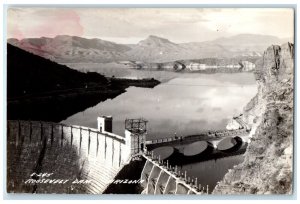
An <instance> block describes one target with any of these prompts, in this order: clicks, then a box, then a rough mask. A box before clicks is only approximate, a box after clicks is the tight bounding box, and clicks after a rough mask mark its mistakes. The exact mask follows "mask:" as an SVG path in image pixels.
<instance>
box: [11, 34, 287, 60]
mask: <svg viewBox="0 0 300 204" xmlns="http://www.w3.org/2000/svg"><path fill="white" fill-rule="evenodd" d="M7 41H8V43H9V44H12V45H14V46H16V47H19V48H21V49H24V50H26V51H29V52H31V53H33V54H36V55H39V56H42V57H44V58H47V59H51V60H52V61H55V62H58V63H69V62H73V63H76V62H101V63H106V62H116V61H123V60H132V61H142V62H169V61H175V60H187V59H202V58H232V57H241V56H249V57H259V56H261V55H262V53H263V51H264V50H265V49H266V48H267V47H268V46H270V45H271V44H282V43H284V42H285V41H287V39H280V38H278V37H275V36H270V35H255V34H240V35H235V36H232V37H227V38H218V39H216V40H213V41H205V42H190V43H174V42H171V41H170V40H168V39H165V38H161V37H157V36H153V35H150V36H149V37H147V38H146V39H144V40H141V41H140V42H138V43H137V44H134V45H132V44H131V45H126V44H118V43H114V42H110V41H105V40H101V39H98V38H93V39H87V38H82V37H77V36H68V35H58V36H56V37H54V38H48V37H41V38H25V39H22V40H18V39H14V38H10V39H8V40H7Z"/></svg>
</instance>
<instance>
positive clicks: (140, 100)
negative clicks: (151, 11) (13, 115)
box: [62, 71, 257, 139]
mask: <svg viewBox="0 0 300 204" xmlns="http://www.w3.org/2000/svg"><path fill="white" fill-rule="evenodd" d="M169 73H171V75H172V79H170V78H168V77H169V76H170V74H169ZM159 74H160V78H161V80H166V81H165V82H164V83H161V84H160V85H158V86H156V87H154V88H153V89H151V88H149V89H148V88H138V87H129V88H128V89H127V90H126V92H125V93H123V94H121V95H119V96H118V97H116V98H114V99H112V100H106V101H104V102H101V103H99V104H97V105H96V106H94V107H90V108H88V109H86V110H85V111H83V112H79V113H77V114H75V115H72V116H70V117H69V118H67V119H66V120H64V121H62V122H63V123H68V124H73V125H82V126H88V127H94V128H96V126H97V123H96V119H97V116H100V115H112V116H113V131H114V133H117V134H120V135H124V126H125V125H124V121H125V119H126V118H139V117H143V118H145V119H146V120H148V121H149V122H148V125H147V130H148V137H147V138H148V139H153V138H163V137H169V136H173V135H174V134H175V133H176V135H178V136H186V135H191V134H197V133H199V131H201V130H211V129H214V130H216V129H223V128H225V126H226V123H227V122H228V120H229V119H230V118H232V116H233V115H236V114H239V113H241V112H242V108H243V107H244V106H245V105H246V104H247V102H248V101H250V99H251V98H252V97H253V96H254V95H255V94H256V91H257V88H256V84H255V79H254V76H253V74H252V73H236V74H223V73H222V74H198V73H175V74H174V73H172V72H164V71H162V72H160V73H159ZM164 75H165V76H166V77H164Z"/></svg>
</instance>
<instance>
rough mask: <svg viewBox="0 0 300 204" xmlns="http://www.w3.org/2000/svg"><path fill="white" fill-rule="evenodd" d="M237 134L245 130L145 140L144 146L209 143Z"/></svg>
mask: <svg viewBox="0 0 300 204" xmlns="http://www.w3.org/2000/svg"><path fill="white" fill-rule="evenodd" d="M239 134H247V130H246V129H245V128H243V129H237V130H218V131H205V132H203V133H200V134H198V135H190V136H185V137H183V136H180V137H178V136H173V137H167V138H160V139H154V140H147V141H146V145H150V144H162V143H168V142H179V141H193V140H195V141H201V140H203V139H205V140H208V141H209V140H214V139H220V138H223V137H228V136H234V135H239ZM205 137H206V138H205Z"/></svg>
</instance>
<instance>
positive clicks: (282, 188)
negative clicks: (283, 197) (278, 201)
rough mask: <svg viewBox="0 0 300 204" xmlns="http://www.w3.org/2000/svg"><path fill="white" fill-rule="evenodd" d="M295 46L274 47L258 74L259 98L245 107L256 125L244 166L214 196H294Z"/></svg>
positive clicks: (246, 118)
mask: <svg viewBox="0 0 300 204" xmlns="http://www.w3.org/2000/svg"><path fill="white" fill-rule="evenodd" d="M293 74H294V45H293V44H291V43H287V44H283V45H282V46H277V45H273V46H270V47H269V48H268V49H267V50H266V51H265V52H264V54H263V60H262V61H261V66H257V68H256V71H255V76H256V80H257V83H258V93H257V95H256V96H255V97H254V98H253V99H252V100H251V101H250V102H249V103H248V104H247V106H246V107H245V108H244V114H243V120H244V121H247V122H248V124H250V125H252V130H251V135H252V138H251V143H250V144H249V146H248V148H247V151H246V153H245V160H244V162H243V163H241V164H239V165H237V166H235V167H234V168H233V169H231V170H229V172H228V173H227V174H226V175H225V176H224V178H223V180H222V181H221V182H219V184H218V185H217V186H216V187H215V189H214V191H213V194H291V193H292V190H293V187H292V186H293V182H292V180H293V110H294V109H293V86H294V85H293V82H294V77H293Z"/></svg>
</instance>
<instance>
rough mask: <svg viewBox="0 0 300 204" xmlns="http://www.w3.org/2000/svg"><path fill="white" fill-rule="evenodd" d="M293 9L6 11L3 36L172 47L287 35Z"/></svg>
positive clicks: (61, 9)
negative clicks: (156, 41) (160, 41)
mask: <svg viewBox="0 0 300 204" xmlns="http://www.w3.org/2000/svg"><path fill="white" fill-rule="evenodd" d="M293 32H294V13H293V9H282V8H234V9H233V8H53V7H52V8H36V7H35V8H30V7H10V8H8V11H7V38H17V39H23V38H32V37H55V36H57V35H72V36H79V37H85V38H100V39H103V40H110V41H114V42H117V43H124V44H134V43H137V42H139V41H140V40H143V39H145V38H147V37H148V36H149V35H156V36H159V37H163V38H167V39H169V40H171V41H173V42H176V43H184V42H202V41H209V40H214V39H216V38H219V37H229V36H233V35H237V34H244V33H249V34H262V35H273V36H277V37H279V38H290V37H293Z"/></svg>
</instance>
